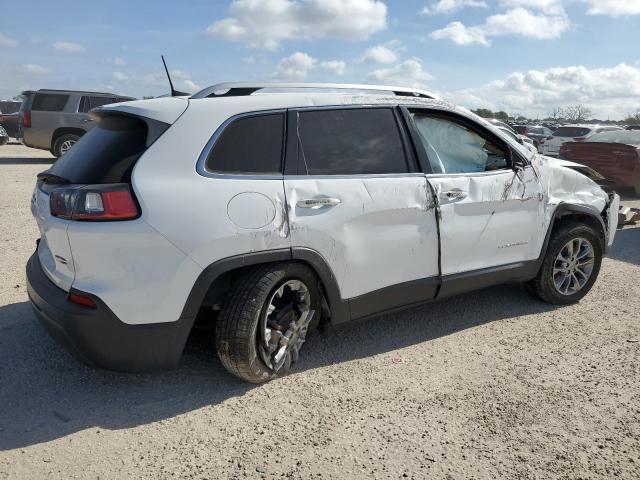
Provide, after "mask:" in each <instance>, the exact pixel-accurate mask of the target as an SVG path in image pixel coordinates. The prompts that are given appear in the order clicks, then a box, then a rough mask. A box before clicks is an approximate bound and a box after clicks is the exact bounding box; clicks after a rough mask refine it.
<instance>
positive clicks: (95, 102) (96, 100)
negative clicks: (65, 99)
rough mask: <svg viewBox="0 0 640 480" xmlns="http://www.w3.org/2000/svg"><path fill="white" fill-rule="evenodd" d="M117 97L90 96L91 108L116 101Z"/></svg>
mask: <svg viewBox="0 0 640 480" xmlns="http://www.w3.org/2000/svg"><path fill="white" fill-rule="evenodd" d="M115 101H116V99H115V98H113V97H89V102H90V103H91V108H98V107H101V106H103V105H108V104H110V103H115Z"/></svg>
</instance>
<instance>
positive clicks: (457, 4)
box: [420, 0, 487, 15]
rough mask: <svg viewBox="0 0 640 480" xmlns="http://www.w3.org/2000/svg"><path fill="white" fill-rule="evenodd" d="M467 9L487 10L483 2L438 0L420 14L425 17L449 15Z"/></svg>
mask: <svg viewBox="0 0 640 480" xmlns="http://www.w3.org/2000/svg"><path fill="white" fill-rule="evenodd" d="M466 7H473V8H487V4H486V2H484V1H482V0H438V1H437V2H435V3H432V4H431V5H430V6H425V7H424V8H423V9H422V10H421V11H420V13H422V14H423V15H449V14H451V13H455V12H457V11H459V10H462V9H463V8H466Z"/></svg>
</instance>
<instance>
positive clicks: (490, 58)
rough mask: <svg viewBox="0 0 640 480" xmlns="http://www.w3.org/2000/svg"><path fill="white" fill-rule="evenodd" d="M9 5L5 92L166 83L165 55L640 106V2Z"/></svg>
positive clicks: (517, 100) (472, 93)
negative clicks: (162, 56) (164, 72)
mask: <svg viewBox="0 0 640 480" xmlns="http://www.w3.org/2000/svg"><path fill="white" fill-rule="evenodd" d="M3 3H4V6H3V18H5V21H4V22H2V24H0V72H1V73H0V97H2V98H10V97H12V96H14V95H16V94H18V93H19V92H20V91H21V90H24V89H27V88H45V87H46V88H74V89H91V90H113V91H116V92H118V93H122V94H129V95H133V96H137V97H142V96H144V95H159V94H162V93H165V92H166V91H167V86H166V81H165V79H164V77H163V71H162V66H161V63H160V54H164V55H165V56H166V57H167V61H168V63H169V66H170V68H171V70H173V71H174V81H175V83H176V84H177V86H178V88H181V89H184V90H187V91H195V90H197V89H198V88H200V87H205V86H207V85H210V84H213V83H217V82H220V81H233V80H268V81H276V80H294V81H336V82H358V83H360V82H366V83H388V84H404V85H415V86H420V87H423V88H427V89H430V90H433V91H435V92H438V93H439V94H440V95H442V96H443V97H445V98H447V99H450V100H452V101H454V102H456V103H460V104H463V105H465V106H467V107H471V108H476V107H488V108H493V109H505V110H507V111H508V112H520V113H524V114H528V115H532V116H537V115H539V116H544V115H545V114H546V113H547V112H548V111H550V110H551V109H552V108H554V107H557V106H562V105H568V104H574V103H584V104H586V105H588V106H589V107H591V108H592V109H593V110H594V111H595V113H596V114H597V115H598V116H600V117H601V118H606V117H611V118H621V117H623V116H625V115H626V114H627V113H632V112H634V111H635V110H636V109H638V108H640V49H639V48H638V45H640V0H402V1H400V0H385V1H380V0H235V1H213V0H208V1H205V0H190V1H189V2H175V1H165V0H155V1H131V0H129V1H125V0H113V1H103V2H95V1H84V2H81V1H61V0H57V1H55V2H51V1H30V0H22V1H20V2H3ZM29 12H31V13H32V14H29ZM7 19H14V20H13V21H9V20H7Z"/></svg>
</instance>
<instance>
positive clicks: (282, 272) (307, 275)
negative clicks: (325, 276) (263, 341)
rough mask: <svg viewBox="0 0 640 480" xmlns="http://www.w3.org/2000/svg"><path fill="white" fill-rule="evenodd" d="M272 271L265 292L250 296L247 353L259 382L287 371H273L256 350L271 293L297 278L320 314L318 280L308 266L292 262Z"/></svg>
mask: <svg viewBox="0 0 640 480" xmlns="http://www.w3.org/2000/svg"><path fill="white" fill-rule="evenodd" d="M272 273H273V274H274V275H273V276H272V277H271V278H270V283H271V285H270V288H269V289H268V290H267V293H266V294H264V293H262V294H261V295H259V296H252V297H253V298H252V299H251V300H250V301H252V302H254V315H253V322H252V325H251V338H252V340H253V341H251V342H248V346H249V351H248V352H247V353H248V356H249V365H250V368H251V371H252V372H253V373H254V374H255V375H256V377H257V378H256V379H257V381H259V382H262V381H267V380H270V379H272V378H274V377H276V376H279V375H282V373H285V372H286V371H287V369H285V368H283V369H282V370H280V371H279V372H274V371H273V370H271V369H270V368H269V367H267V366H266V365H265V364H264V362H263V361H262V358H261V357H260V354H259V352H258V325H259V324H260V319H261V318H262V316H263V315H265V314H266V311H267V308H268V304H267V302H268V301H269V299H270V298H271V295H273V293H274V292H275V291H276V290H277V289H278V288H280V286H281V285H282V284H283V283H285V282H288V281H290V280H299V281H301V282H302V283H304V284H305V285H306V287H307V288H308V289H309V296H310V302H311V304H310V309H312V310H314V309H315V310H316V315H319V314H320V292H319V291H318V286H317V283H318V280H317V277H316V276H315V274H314V273H313V272H312V271H310V270H309V268H307V267H305V266H303V265H299V264H295V263H292V264H287V265H283V266H282V268H279V269H276V270H274V271H273V272H272Z"/></svg>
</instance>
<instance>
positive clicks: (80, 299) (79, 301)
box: [67, 292, 98, 309]
mask: <svg viewBox="0 0 640 480" xmlns="http://www.w3.org/2000/svg"><path fill="white" fill-rule="evenodd" d="M67 300H69V301H70V302H71V303H75V304H76V305H81V306H83V307H87V308H94V309H95V308H98V305H97V304H96V302H95V301H94V300H93V298H91V297H89V296H88V295H83V294H81V293H77V292H71V293H69V296H68V297H67Z"/></svg>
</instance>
